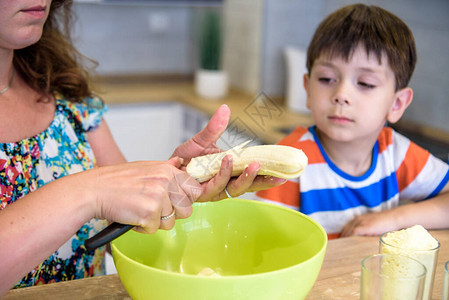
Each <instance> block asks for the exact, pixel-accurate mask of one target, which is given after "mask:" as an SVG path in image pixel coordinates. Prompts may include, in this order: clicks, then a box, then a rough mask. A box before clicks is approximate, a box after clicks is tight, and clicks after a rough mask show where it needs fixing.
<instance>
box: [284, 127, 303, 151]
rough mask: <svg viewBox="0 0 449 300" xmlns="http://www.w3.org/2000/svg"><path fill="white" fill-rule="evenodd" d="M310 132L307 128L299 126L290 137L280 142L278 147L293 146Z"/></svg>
mask: <svg viewBox="0 0 449 300" xmlns="http://www.w3.org/2000/svg"><path fill="white" fill-rule="evenodd" d="M307 131H309V130H308V129H307V128H304V127H301V126H298V127H296V129H295V130H293V131H292V132H291V133H290V134H289V135H287V136H286V137H285V138H283V139H282V140H280V141H279V143H278V145H286V146H293V145H294V144H296V143H297V142H298V141H299V139H300V138H301V137H302V136H303V135H304V134H306V133H307Z"/></svg>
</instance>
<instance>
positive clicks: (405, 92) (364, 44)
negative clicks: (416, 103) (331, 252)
mask: <svg viewBox="0 0 449 300" xmlns="http://www.w3.org/2000/svg"><path fill="white" fill-rule="evenodd" d="M415 64H416V47H415V41H414V38H413V35H412V33H411V31H410V29H409V28H408V27H407V25H406V24H405V23H404V22H403V21H402V20H400V19H399V18H398V17H396V16H394V15H393V14H391V13H389V12H388V11H386V10H384V9H382V8H379V7H375V6H366V5H363V4H355V5H350V6H346V7H343V8H341V9H339V10H337V11H336V12H334V13H333V14H331V15H329V16H328V17H327V18H326V19H325V20H324V21H323V22H322V23H321V24H320V25H319V27H318V28H317V30H316V32H315V35H314V37H313V38H312V41H311V44H310V46H309V49H308V52H307V69H308V74H305V75H304V87H305V89H306V92H307V107H308V108H309V109H310V110H311V114H312V117H313V119H314V122H315V125H314V126H311V127H309V128H302V127H298V128H296V130H295V131H294V132H292V133H291V134H290V135H289V136H287V137H286V138H284V139H283V140H281V141H280V143H279V144H282V145H289V146H293V147H296V148H300V149H302V150H303V151H304V152H305V153H306V155H307V156H308V158H309V166H308V167H307V168H306V171H305V172H304V173H303V175H302V176H301V177H300V178H299V179H296V180H290V181H288V182H287V183H285V184H284V185H282V186H278V187H276V188H272V189H269V190H266V191H261V192H258V193H257V197H258V198H260V199H262V200H265V201H274V202H277V203H281V204H283V205H285V206H288V207H291V208H293V209H299V211H301V212H303V213H305V214H307V215H310V216H311V217H312V218H314V219H315V220H317V221H318V222H319V223H320V224H321V225H322V226H323V227H324V229H325V230H326V232H327V233H328V236H329V238H336V237H338V236H340V234H341V233H342V230H343V229H344V228H345V232H344V234H355V233H357V234H379V233H382V232H383V231H387V230H390V229H396V228H393V227H394V226H399V223H397V224H393V223H395V218H397V215H396V216H395V215H394V213H393V215H392V214H391V213H392V212H393V210H392V211H390V212H391V213H390V214H389V215H388V218H389V222H390V223H391V224H390V227H386V226H384V227H383V228H381V227H380V226H381V225H382V222H376V224H377V225H376V226H377V227H376V228H373V227H370V228H369V229H367V230H358V229H357V228H356V227H358V224H363V223H364V222H363V218H364V217H365V216H368V215H372V214H368V215H365V216H361V215H363V214H366V213H368V212H379V211H385V210H390V209H393V208H395V207H397V206H398V205H400V204H404V203H406V202H415V201H419V200H424V199H427V198H431V197H434V196H436V195H437V194H439V193H446V192H447V191H448V190H449V184H448V181H449V166H448V165H447V164H446V163H444V162H442V161H440V160H439V159H437V158H436V157H434V156H432V155H431V154H429V152H427V151H426V150H424V149H422V148H420V147H418V146H417V145H415V144H414V143H412V142H410V141H409V140H408V139H407V138H405V137H404V136H402V135H400V134H398V133H397V132H395V131H394V130H392V129H391V128H389V127H386V126H385V124H386V123H387V122H390V123H395V122H397V121H398V120H399V119H400V118H401V116H402V114H403V113H404V111H405V109H406V108H407V107H408V106H409V105H410V103H411V101H412V98H413V91H412V89H411V88H410V87H408V83H409V81H410V78H411V76H412V73H413V70H414V67H415ZM448 195H449V194H446V196H448ZM448 200H449V199H448ZM446 202H447V201H446ZM356 217H357V218H356ZM376 217H377V218H380V219H382V218H383V215H382V214H378V215H377V216H376ZM354 218H356V219H355V220H356V221H352V222H351V220H353V219H354ZM348 222H350V224H348ZM373 223H374V222H373ZM347 224H348V226H347V227H345V225H347ZM379 231H380V232H379Z"/></svg>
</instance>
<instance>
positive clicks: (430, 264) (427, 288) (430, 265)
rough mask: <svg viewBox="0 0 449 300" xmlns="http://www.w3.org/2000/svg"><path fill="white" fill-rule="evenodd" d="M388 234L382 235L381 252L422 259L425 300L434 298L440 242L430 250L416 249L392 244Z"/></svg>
mask: <svg viewBox="0 0 449 300" xmlns="http://www.w3.org/2000/svg"><path fill="white" fill-rule="evenodd" d="M386 234H388V232H387V233H384V234H382V235H381V236H380V253H389V254H400V255H405V256H409V257H411V258H414V259H416V260H418V261H420V262H421V263H422V264H423V265H424V266H425V267H426V271H427V272H426V279H425V283H424V294H423V300H430V299H432V291H433V281H434V278H435V269H436V265H437V260H438V251H439V250H440V243H439V242H438V246H437V247H435V248H433V249H428V250H414V249H409V248H407V247H404V246H403V245H401V246H396V245H391V244H388V243H387V242H385V240H384V237H385V235H386Z"/></svg>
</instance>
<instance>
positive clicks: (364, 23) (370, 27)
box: [307, 4, 417, 90]
mask: <svg viewBox="0 0 449 300" xmlns="http://www.w3.org/2000/svg"><path fill="white" fill-rule="evenodd" d="M359 45H361V46H363V47H364V48H365V50H366V51H367V53H368V54H371V53H374V54H375V55H376V56H377V58H378V60H379V63H380V62H381V58H382V53H385V54H386V56H387V58H388V63H389V65H390V67H391V69H392V70H393V72H394V74H395V78H396V90H398V89H402V88H404V87H406V86H407V85H408V83H409V81H410V78H411V77H412V74H413V70H414V69H415V65H416V59H417V57H416V56H417V55H416V46H415V39H414V37H413V34H412V32H411V30H410V29H409V28H408V26H407V25H406V24H405V23H404V22H403V21H402V20H401V19H399V18H398V17H397V16H395V15H393V14H392V13H390V12H388V11H386V10H385V9H382V8H380V7H377V6H367V5H364V4H354V5H349V6H345V7H342V8H340V9H338V10H337V11H335V12H334V13H332V14H330V15H329V16H328V17H327V18H326V19H324V20H323V21H322V22H321V24H320V25H319V26H318V28H317V30H316V31H315V34H314V36H313V38H312V41H311V43H310V45H309V48H308V50H307V69H308V72H309V73H310V71H311V70H312V67H313V63H314V62H315V60H316V59H317V58H318V57H319V56H320V55H321V54H325V55H329V56H330V57H335V56H340V57H342V58H344V59H346V60H348V59H349V58H350V57H351V55H352V53H353V52H354V50H355V49H356V48H357V47H358V46H359Z"/></svg>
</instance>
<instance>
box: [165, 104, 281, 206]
mask: <svg viewBox="0 0 449 300" xmlns="http://www.w3.org/2000/svg"><path fill="white" fill-rule="evenodd" d="M230 116H231V111H230V110H229V107H228V106H227V105H225V104H224V105H222V106H220V107H219V108H218V109H217V111H216V112H215V113H214V115H213V116H212V118H211V119H210V120H209V122H208V124H207V125H206V127H205V128H204V129H203V130H201V131H200V132H199V133H198V134H196V135H195V136H194V137H193V138H191V139H190V140H188V141H187V142H185V143H184V144H182V145H181V146H179V147H178V148H177V149H176V150H175V152H174V153H173V156H172V157H175V156H177V157H181V158H183V159H184V165H186V164H187V163H188V162H189V161H190V159H191V158H193V157H197V156H201V155H206V154H210V153H217V152H220V151H221V150H220V148H218V147H217V141H218V139H219V138H220V137H221V135H222V134H223V133H224V132H225V130H226V127H227V126H228V123H229V119H230ZM259 168H260V166H259V164H258V163H252V164H250V165H249V166H248V167H247V168H246V169H245V170H244V172H243V173H242V174H241V175H240V176H239V177H237V178H231V174H232V159H231V157H230V156H229V157H228V156H226V157H225V158H224V159H223V161H222V164H221V169H220V171H219V173H218V174H217V175H216V176H215V177H214V178H212V179H211V180H209V181H207V182H204V183H202V184H201V185H202V194H201V196H200V197H199V199H198V201H216V200H220V199H224V198H227V197H228V196H227V194H226V192H225V189H227V191H228V193H229V194H230V195H231V196H232V197H237V196H239V195H242V194H243V193H246V192H255V191H259V190H264V189H268V188H271V187H275V186H278V185H280V184H282V183H284V182H285V181H286V180H285V179H282V178H276V177H270V176H257V172H258V171H259Z"/></svg>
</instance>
